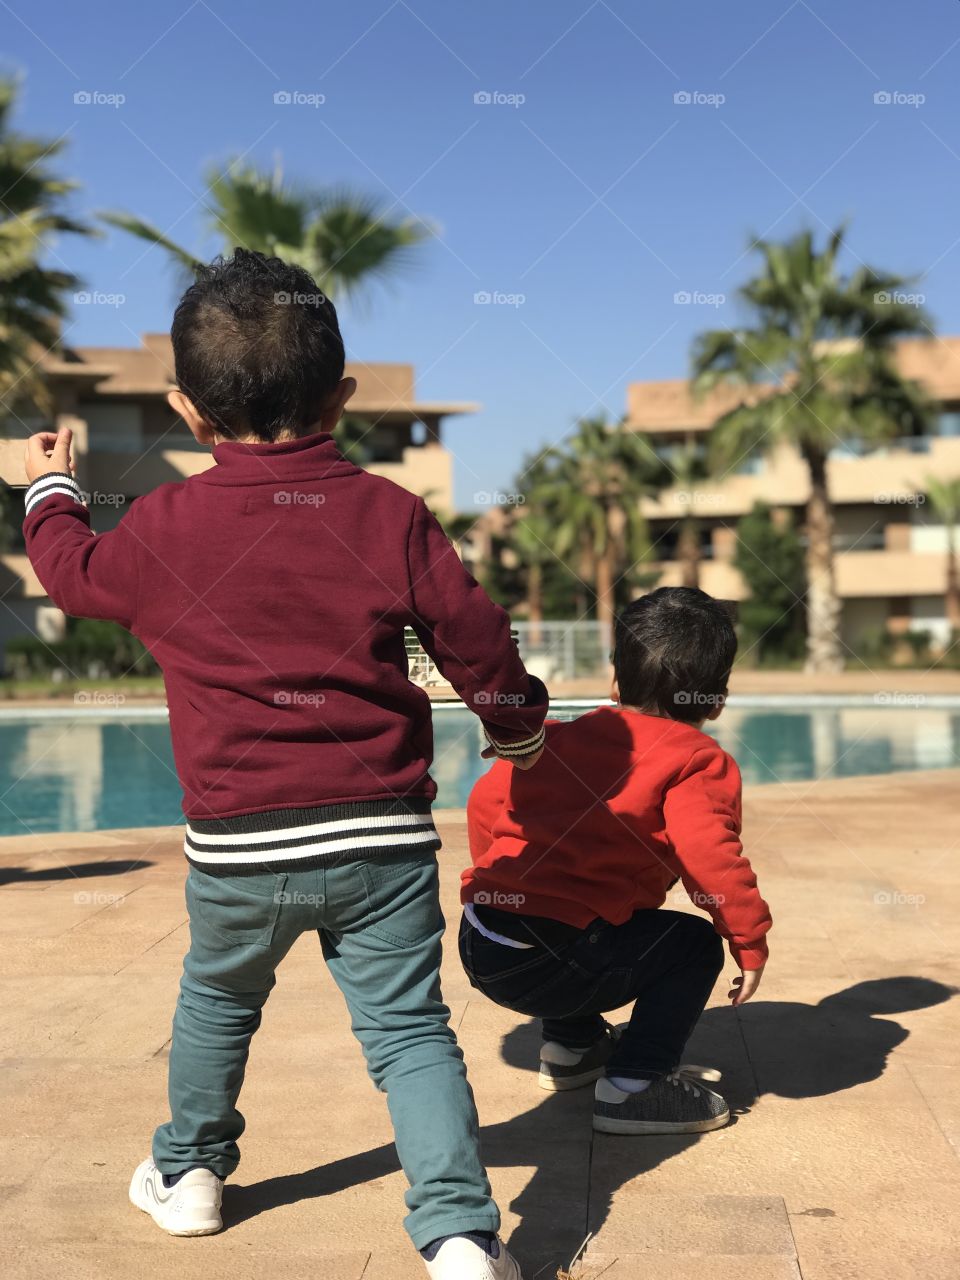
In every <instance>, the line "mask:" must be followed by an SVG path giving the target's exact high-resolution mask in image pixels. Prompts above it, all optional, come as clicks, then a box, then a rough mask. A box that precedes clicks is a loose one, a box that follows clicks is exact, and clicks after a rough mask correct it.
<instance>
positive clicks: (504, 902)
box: [473, 889, 527, 907]
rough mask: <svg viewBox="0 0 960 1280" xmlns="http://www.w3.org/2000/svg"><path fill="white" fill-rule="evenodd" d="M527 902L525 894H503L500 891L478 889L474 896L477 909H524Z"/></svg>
mask: <svg viewBox="0 0 960 1280" xmlns="http://www.w3.org/2000/svg"><path fill="white" fill-rule="evenodd" d="M526 900H527V896H526V894H524V893H502V892H501V891H500V890H499V889H490V890H488V889H478V890H477V891H476V893H475V894H474V895H473V905H474V906H475V907H522V906H523V904H524V903H525V902H526Z"/></svg>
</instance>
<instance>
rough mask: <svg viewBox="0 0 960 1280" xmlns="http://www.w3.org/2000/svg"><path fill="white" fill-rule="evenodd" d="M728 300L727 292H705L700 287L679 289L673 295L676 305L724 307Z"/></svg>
mask: <svg viewBox="0 0 960 1280" xmlns="http://www.w3.org/2000/svg"><path fill="white" fill-rule="evenodd" d="M726 301H727V295H726V294H725V293H704V292H703V291H702V290H700V289H692V290H691V289H678V290H677V292H676V293H675V294H674V295H673V304H674V306H676V307H714V308H717V307H722V306H723V305H724V304H725V303H726Z"/></svg>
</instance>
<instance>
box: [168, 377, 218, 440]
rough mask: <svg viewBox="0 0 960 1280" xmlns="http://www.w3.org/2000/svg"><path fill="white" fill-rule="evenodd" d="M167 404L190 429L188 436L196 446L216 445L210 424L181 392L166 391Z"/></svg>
mask: <svg viewBox="0 0 960 1280" xmlns="http://www.w3.org/2000/svg"><path fill="white" fill-rule="evenodd" d="M167 404H168V405H169V406H170V408H171V409H172V410H173V412H174V413H175V414H177V415H178V416H179V417H181V418H182V419H183V420H184V422H185V423H186V424H187V426H188V427H189V428H190V434H191V435H192V436H193V438H194V439H195V440H196V442H197V443H198V444H208V445H210V446H211V447H212V446H213V445H215V444H216V442H217V440H216V431H215V430H214V427H213V425H212V424H211V423H209V422H208V421H207V419H206V418H205V417H204V416H203V414H202V413H201V412H200V411H199V410H198V408H197V406H196V405H195V404H194V403H193V401H192V400H190V399H189V398H188V397H187V396H185V395H184V394H183V392H182V391H168V392H167Z"/></svg>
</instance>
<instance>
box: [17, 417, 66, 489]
mask: <svg viewBox="0 0 960 1280" xmlns="http://www.w3.org/2000/svg"><path fill="white" fill-rule="evenodd" d="M72 439H73V432H72V431H71V430H70V428H69V427H62V428H61V429H60V430H59V431H57V432H53V431H38V432H37V433H36V435H32V436H30V438H29V439H28V440H27V451H26V453H25V455H24V459H23V463H24V467H25V468H26V472H27V480H28V482H29V483H30V484H33V482H34V480H39V479H40V477H41V476H46V475H50V474H51V473H57V472H59V473H63V474H69V475H74V474H75V473H76V467H75V466H74V465H73V460H72V458H71V457H70V442H71V440H72Z"/></svg>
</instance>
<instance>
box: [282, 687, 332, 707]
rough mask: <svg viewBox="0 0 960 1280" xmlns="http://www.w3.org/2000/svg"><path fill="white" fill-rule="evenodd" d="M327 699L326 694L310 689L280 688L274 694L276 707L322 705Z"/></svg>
mask: <svg viewBox="0 0 960 1280" xmlns="http://www.w3.org/2000/svg"><path fill="white" fill-rule="evenodd" d="M326 700H327V698H326V694H323V693H314V692H313V691H312V690H310V689H278V690H277V691H276V693H275V694H274V695H273V705H274V706H275V707H322V706H323V704H324V703H325V702H326Z"/></svg>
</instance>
